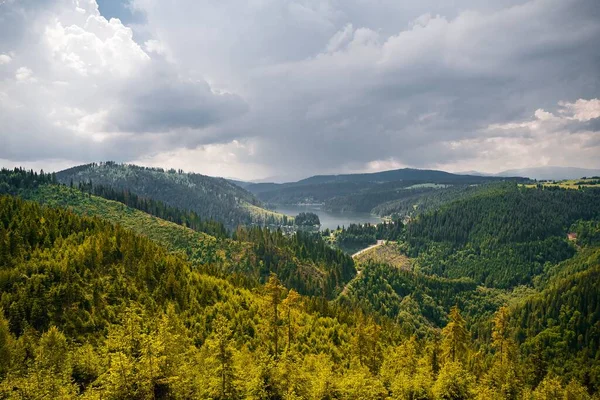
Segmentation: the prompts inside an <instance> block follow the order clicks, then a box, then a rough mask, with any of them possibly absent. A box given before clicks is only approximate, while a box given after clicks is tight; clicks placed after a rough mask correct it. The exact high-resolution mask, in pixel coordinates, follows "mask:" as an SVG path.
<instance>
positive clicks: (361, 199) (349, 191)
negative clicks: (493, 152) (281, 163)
mask: <svg viewBox="0 0 600 400" xmlns="http://www.w3.org/2000/svg"><path fill="white" fill-rule="evenodd" d="M507 180H510V181H517V182H524V181H528V179H526V178H518V177H513V178H511V177H508V178H507V177H502V178H499V177H490V176H477V175H459V174H452V173H449V172H444V171H436V170H419V169H410V168H405V169H399V170H393V171H383V172H376V173H370V174H345V175H319V176H313V177H310V178H307V179H304V180H301V181H298V182H290V183H282V184H275V183H257V184H246V185H244V187H245V188H246V189H247V190H249V191H250V192H252V193H254V194H255V195H256V196H257V197H258V198H259V199H261V200H262V201H264V202H266V203H273V204H298V203H324V204H325V207H326V208H327V209H329V210H331V211H337V212H340V211H341V212H343V211H360V212H378V213H380V212H382V211H384V210H390V211H391V212H397V211H400V212H403V211H405V208H404V207H387V208H385V209H384V208H380V209H376V207H377V206H379V205H382V204H384V203H389V202H393V201H397V200H401V201H409V202H410V203H411V205H410V206H409V207H408V208H407V209H410V208H412V204H417V203H419V200H420V198H421V197H423V196H426V195H428V194H430V193H431V192H436V191H439V190H440V189H445V188H454V187H460V189H461V190H466V189H468V188H469V187H470V186H472V185H481V184H484V183H493V182H500V181H507ZM452 194H454V192H452ZM406 214H408V213H406ZM380 215H381V214H380ZM387 215H389V214H387Z"/></svg>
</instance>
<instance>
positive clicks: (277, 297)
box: [265, 274, 284, 359]
mask: <svg viewBox="0 0 600 400" xmlns="http://www.w3.org/2000/svg"><path fill="white" fill-rule="evenodd" d="M283 290H284V288H283V286H282V285H281V282H280V281H279V279H277V275H275V274H272V275H271V276H270V277H269V280H268V281H267V283H266V284H265V292H266V293H267V298H268V307H269V311H268V313H267V314H268V318H269V330H270V337H271V341H272V342H273V349H274V354H273V355H274V357H275V358H276V359H277V357H279V326H280V324H281V320H280V318H279V305H280V304H281V295H282V294H283Z"/></svg>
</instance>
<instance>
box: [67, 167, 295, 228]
mask: <svg viewBox="0 0 600 400" xmlns="http://www.w3.org/2000/svg"><path fill="white" fill-rule="evenodd" d="M56 178H57V180H58V181H59V182H61V183H63V184H65V185H71V184H73V185H79V184H80V183H81V184H89V183H90V182H92V185H93V186H103V187H107V188H113V189H120V190H128V191H130V192H132V193H135V194H136V195H138V196H141V197H147V198H151V199H154V200H159V201H162V202H164V203H165V204H167V205H169V206H173V207H177V208H179V209H181V210H190V211H194V212H195V213H196V214H198V216H199V217H201V218H203V219H207V220H208V219H212V220H216V221H219V222H222V223H224V224H225V225H227V226H228V227H230V228H234V227H236V226H237V225H238V224H250V223H253V222H268V221H267V219H268V217H269V216H270V217H271V218H272V220H273V221H272V222H276V220H278V219H280V217H281V218H282V217H283V216H280V215H278V214H275V213H272V212H270V211H268V210H265V209H263V208H261V207H262V204H261V202H260V201H259V200H258V199H256V197H254V196H253V195H252V194H251V193H249V192H248V191H246V190H244V189H242V188H240V187H238V186H236V185H234V184H232V183H230V182H229V181H227V180H225V179H221V178H213V177H209V176H205V175H200V174H194V173H183V172H182V171H176V170H166V171H165V170H163V169H156V168H146V167H140V166H136V165H127V164H117V163H113V162H106V163H93V164H87V165H82V166H78V167H74V168H70V169H67V170H64V171H60V172H58V173H57V174H56Z"/></svg>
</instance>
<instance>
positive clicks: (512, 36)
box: [0, 0, 600, 176]
mask: <svg viewBox="0 0 600 400" xmlns="http://www.w3.org/2000/svg"><path fill="white" fill-rule="evenodd" d="M10 3H11V4H13V5H14V4H16V3H14V2H10ZM485 3H488V4H484V2H480V1H475V0H472V1H469V0H465V1H458V2H447V1H439V0H426V1H423V2H397V1H393V0H381V1H378V2H367V1H365V0H349V1H344V2H338V1H333V0H331V1H327V0H324V1H314V0H287V1H279V0H264V1H253V2H240V1H236V0H223V1H219V2H197V1H192V0H186V1H182V2H181V3H179V6H178V7H173V6H172V5H171V4H169V3H168V2H164V1H159V0H134V1H133V2H132V7H133V10H134V12H135V13H141V14H143V15H144V17H145V18H144V22H143V24H139V23H137V24H135V25H132V26H133V27H134V29H135V35H132V34H131V32H130V31H129V30H128V29H127V28H126V27H124V26H122V25H120V24H117V23H116V22H111V23H108V21H105V20H104V19H103V18H102V17H100V15H99V14H98V15H96V14H94V10H95V7H96V4H95V2H94V1H93V0H85V1H83V0H82V1H80V7H81V8H83V9H85V10H87V11H86V12H87V14H85V15H83V14H82V13H81V11H80V10H75V9H74V3H73V2H71V1H69V0H55V1H54V2H53V3H52V6H51V7H50V6H48V9H47V10H45V11H44V12H40V13H39V14H40V15H39V16H38V17H36V18H34V17H31V18H29V19H30V20H31V22H30V23H28V25H26V23H25V22H24V21H23V22H21V23H18V24H19V26H18V27H17V28H19V29H20V31H22V32H21V33H20V34H19V35H20V36H19V35H17V36H19V37H21V39H19V40H14V41H11V43H9V45H6V44H5V45H4V47H0V53H6V54H7V55H8V54H9V53H10V57H11V59H12V61H10V62H9V63H6V64H3V65H0V74H1V76H2V77H4V78H5V79H4V80H3V81H2V82H1V83H0V104H1V105H3V106H4V107H3V108H2V109H0V117H2V116H4V117H7V116H10V117H11V118H12V119H13V120H15V121H17V120H18V121H21V122H20V125H19V124H17V123H16V122H15V124H14V126H15V127H16V126H21V128H19V129H18V130H17V129H16V128H15V129H13V128H0V129H2V130H1V131H0V134H1V135H2V136H1V137H2V138H3V140H4V141H7V142H8V143H9V146H4V150H2V151H0V158H12V159H18V158H19V157H21V158H22V157H25V156H26V155H27V156H28V157H29V158H31V157H33V158H44V156H45V155H46V156H47V157H55V156H56V155H57V154H59V155H60V156H61V157H63V155H64V156H65V157H68V155H69V154H76V155H78V156H80V158H90V161H92V159H93V158H98V157H99V156H102V157H101V158H104V159H106V158H113V159H120V160H127V159H130V160H135V159H139V158H144V157H145V158H148V157H150V158H151V157H155V156H156V159H160V160H161V162H167V163H169V162H171V161H172V162H176V161H177V153H176V152H177V151H179V150H180V149H184V150H185V151H190V152H193V151H196V149H197V151H198V156H197V157H193V156H191V155H189V154H188V153H186V154H187V157H188V159H192V160H194V159H197V160H201V159H202V158H203V155H205V154H207V153H206V151H210V152H212V153H210V155H211V157H212V158H211V159H217V160H221V159H222V160H226V161H224V163H227V165H229V168H230V169H229V170H227V171H224V172H223V174H226V175H230V176H234V175H236V174H238V172H244V170H245V166H247V165H255V166H256V165H259V166H260V168H258V167H257V170H261V171H270V172H271V174H272V175H279V176H281V175H286V174H292V173H293V174H294V175H296V176H297V175H298V174H303V175H308V174H312V173H318V172H324V171H343V170H349V169H352V170H360V169H365V168H371V167H370V166H371V165H384V166H394V165H412V166H417V167H437V166H442V167H444V166H448V167H449V168H457V169H463V170H468V169H474V168H478V167H479V164H478V163H481V165H482V167H481V168H484V169H488V170H504V169H509V168H516V167H524V166H530V165H529V164H528V165H525V164H523V163H531V165H535V164H534V163H536V162H547V163H552V164H555V165H561V164H565V163H569V160H574V161H576V163H578V166H582V167H586V166H587V167H599V165H598V164H597V163H598V159H597V157H593V154H594V151H595V150H597V149H596V148H595V147H594V146H595V145H594V143H596V141H595V140H594V139H595V137H594V136H593V132H597V131H598V123H597V118H596V119H594V118H593V117H590V118H591V119H590V118H588V119H589V120H585V119H586V118H587V117H586V118H583V119H582V118H580V117H577V118H574V117H572V115H571V114H569V115H571V117H569V118H571V119H569V118H567V117H565V116H564V115H563V114H561V111H560V110H561V107H562V106H559V104H562V103H561V102H564V103H568V104H574V103H575V102H576V101H577V100H578V99H583V100H584V101H591V99H594V98H597V97H600V78H599V76H598V71H599V70H600V58H598V56H597V49H596V47H597V38H598V37H600V15H599V12H600V11H599V8H598V7H597V1H596V0H532V1H526V0H502V1H496V2H485ZM0 7H2V6H0ZM103 8H104V10H105V12H106V13H107V15H108V14H110V13H109V11H108V9H106V5H102V4H101V7H100V11H101V12H102V10H103ZM57 10H58V11H57ZM121 11H122V10H121ZM119 12H120V11H119ZM115 13H117V14H118V10H117V11H115V10H113V14H115ZM13 14H14V13H13ZM30 14H31V13H30ZM55 14H56V15H55ZM117 14H115V15H116V16H118V15H117ZM15 15H16V14H15ZM44 16H45V17H44ZM0 18H2V15H1V14H0ZM56 21H58V22H59V23H60V24H56ZM12 23H13V24H17V22H14V21H13V22H12ZM23 25H25V27H23ZM19 29H17V31H19ZM17 36H15V37H17ZM140 37H143V38H150V39H151V40H150V41H148V42H145V39H144V43H142V42H141V41H140V43H136V42H135V41H134V40H133V39H137V38H140ZM137 40H140V39H137ZM20 67H27V68H28V69H29V70H30V71H31V74H28V73H25V74H23V73H22V74H20V75H19V74H18V68H20ZM27 71H28V70H22V71H21V72H27ZM17 76H21V78H23V77H25V78H27V79H25V78H23V79H22V80H21V81H18V82H17V78H16V77H17ZM584 106H587V107H592V108H593V107H597V104H596V103H593V102H589V103H586V104H584ZM578 107H579V106H578ZM23 110H31V112H29V113H25V112H24V111H23ZM536 110H545V111H539V112H538V111H536ZM545 112H547V113H545ZM548 113H551V114H548ZM587 113H588V114H589V110H588V111H587ZM9 114H10V115H9ZM588 114H586V115H588ZM592 114H593V113H592ZM592 114H589V115H592ZM27 115H29V116H30V118H29V120H28V119H27ZM578 118H579V120H577V119H578ZM575 120H577V121H575ZM17 131H19V132H25V133H24V134H21V136H18V133H17ZM47 132H52V135H53V136H54V137H56V138H59V140H57V141H54V142H53V141H52V140H51V139H48V140H46V139H41V140H40V143H47V145H44V146H40V147H39V148H36V149H35V150H34V151H32V150H31V149H29V148H28V146H27V143H31V142H35V140H36V138H40V137H42V136H43V135H45V134H46V133H47ZM570 133H577V135H569V134H570ZM569 136H577V137H576V138H575V139H572V140H571V141H570V142H567V143H565V142H564V140H565V138H566V137H569ZM70 138H71V139H70ZM211 146H212V147H211ZM7 148H8V149H10V150H6V149H7ZM207 149H209V150H207ZM182 151H183V150H182ZM161 154H169V156H168V157H167V156H164V155H163V156H161ZM170 154H174V155H170ZM169 157H170V158H169ZM540 159H543V160H545V161H539V160H540ZM378 161H381V163H377V162H378ZM373 162H376V163H375V164H373ZM202 165H203V164H202V163H201V161H198V164H193V165H190V166H188V167H187V168H186V169H194V168H202ZM376 168H378V167H376Z"/></svg>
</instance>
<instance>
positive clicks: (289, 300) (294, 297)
mask: <svg viewBox="0 0 600 400" xmlns="http://www.w3.org/2000/svg"><path fill="white" fill-rule="evenodd" d="M299 301H300V295H299V294H298V292H296V291H295V290H294V289H290V291H289V292H288V295H287V297H286V298H285V299H284V300H283V302H282V306H283V307H284V310H285V313H286V323H287V349H288V350H289V349H290V348H291V345H292V339H293V334H294V321H293V309H294V307H295V306H296V305H297V304H298V302H299Z"/></svg>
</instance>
